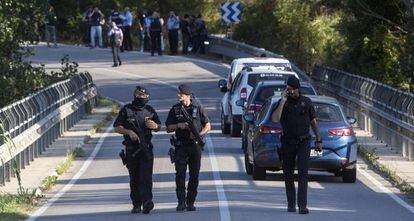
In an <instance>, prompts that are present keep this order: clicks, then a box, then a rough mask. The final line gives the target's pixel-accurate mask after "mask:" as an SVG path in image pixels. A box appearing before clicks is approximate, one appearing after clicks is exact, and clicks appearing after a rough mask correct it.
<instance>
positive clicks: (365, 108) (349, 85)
mask: <svg viewBox="0 0 414 221" xmlns="http://www.w3.org/2000/svg"><path fill="white" fill-rule="evenodd" d="M312 78H313V80H314V82H315V83H316V86H317V88H318V90H319V91H322V92H323V93H324V94H327V95H330V96H333V97H336V98H337V99H338V100H340V101H342V103H343V104H345V105H344V107H345V111H346V112H347V113H348V114H351V115H353V116H354V117H356V118H357V119H358V122H359V123H358V125H359V127H360V128H361V129H363V130H365V131H368V132H370V133H371V134H373V135H375V136H376V137H377V138H378V139H379V140H382V141H384V142H385V143H387V144H388V145H391V146H392V147H395V149H396V150H397V151H398V152H400V153H402V155H403V156H404V157H407V158H408V159H410V160H414V94H412V93H409V92H406V91H402V90H398V89H396V88H393V87H391V86H389V85H386V84H383V83H380V82H377V81H374V80H372V79H369V78H364V77H361V76H358V75H354V74H350V73H347V72H344V71H341V70H337V69H334V68H329V67H323V66H315V68H314V70H313V73H312Z"/></svg>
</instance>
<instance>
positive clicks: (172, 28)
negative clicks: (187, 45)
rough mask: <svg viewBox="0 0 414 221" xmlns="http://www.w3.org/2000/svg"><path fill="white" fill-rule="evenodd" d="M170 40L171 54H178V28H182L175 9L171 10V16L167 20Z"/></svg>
mask: <svg viewBox="0 0 414 221" xmlns="http://www.w3.org/2000/svg"><path fill="white" fill-rule="evenodd" d="M167 29H168V40H169V43H170V54H171V55H175V54H177V48H178V30H179V29H180V19H179V18H178V16H176V15H175V13H174V12H173V11H171V12H170V17H169V18H168V21H167Z"/></svg>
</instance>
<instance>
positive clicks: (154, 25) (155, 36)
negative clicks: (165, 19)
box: [149, 12, 162, 56]
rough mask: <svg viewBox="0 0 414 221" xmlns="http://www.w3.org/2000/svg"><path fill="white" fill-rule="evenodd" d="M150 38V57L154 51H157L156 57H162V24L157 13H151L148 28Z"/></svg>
mask: <svg viewBox="0 0 414 221" xmlns="http://www.w3.org/2000/svg"><path fill="white" fill-rule="evenodd" d="M149 30H150V37H151V56H154V53H155V49H157V51H158V55H160V56H161V55H162V50H161V32H162V23H161V20H160V17H159V15H158V12H153V13H152V21H151V25H150V27H149Z"/></svg>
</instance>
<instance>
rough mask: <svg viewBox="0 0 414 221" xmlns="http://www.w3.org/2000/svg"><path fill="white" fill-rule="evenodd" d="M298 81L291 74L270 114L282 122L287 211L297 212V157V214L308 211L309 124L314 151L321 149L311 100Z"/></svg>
mask: <svg viewBox="0 0 414 221" xmlns="http://www.w3.org/2000/svg"><path fill="white" fill-rule="evenodd" d="M299 88H300V82H299V79H297V78H296V77H294V76H291V77H289V78H288V80H287V85H286V90H285V91H284V92H283V93H282V98H281V99H280V101H279V104H278V106H277V107H276V110H274V111H273V113H272V120H273V122H276V123H277V122H279V121H280V123H281V124H282V128H283V135H282V160H283V164H282V166H283V174H284V179H285V187H286V196H287V201H288V212H296V193H295V192H296V190H295V184H294V178H293V174H294V170H295V162H296V158H297V162H298V165H297V168H298V181H299V184H298V197H297V200H298V206H299V213H300V214H308V213H309V210H308V208H307V189H308V167H309V165H308V164H309V157H310V134H309V127H310V126H311V127H312V130H313V132H314V134H315V150H316V151H322V140H321V137H320V136H319V132H318V126H317V124H316V119H315V109H314V107H313V104H312V101H311V100H310V99H309V98H308V97H305V96H303V95H301V93H300V91H299Z"/></svg>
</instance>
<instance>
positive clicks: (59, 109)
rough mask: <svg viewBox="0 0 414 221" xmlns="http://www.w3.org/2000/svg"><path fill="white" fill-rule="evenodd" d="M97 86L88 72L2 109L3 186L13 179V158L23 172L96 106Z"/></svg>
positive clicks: (0, 157)
mask: <svg viewBox="0 0 414 221" xmlns="http://www.w3.org/2000/svg"><path fill="white" fill-rule="evenodd" d="M96 95H97V92H96V87H95V85H94V84H93V81H92V76H91V75H90V74H89V73H81V74H77V75H75V76H73V77H71V78H70V79H67V80H64V81H61V82H58V83H55V84H53V85H51V86H49V87H47V88H44V89H42V90H40V91H38V92H36V93H34V94H32V95H30V96H28V97H26V98H24V99H22V100H20V101H17V102H15V103H13V104H11V105H9V106H7V107H4V108H2V109H1V110H0V123H2V126H3V129H4V131H0V134H3V135H5V136H7V137H9V138H10V139H12V140H13V144H14V145H11V142H6V141H5V140H4V139H3V140H0V185H4V184H5V182H8V181H10V178H11V177H14V176H15V174H14V171H13V169H12V164H11V163H12V161H11V160H12V159H16V162H17V167H19V168H20V169H24V168H25V167H26V166H27V165H29V164H30V162H31V161H33V160H34V158H36V157H38V156H39V155H40V154H42V152H43V151H45V150H46V148H48V147H49V145H50V144H52V142H53V141H55V140H56V139H57V138H58V137H59V136H60V135H62V134H63V132H65V131H67V130H68V129H69V128H71V127H72V126H73V125H74V124H75V123H76V122H78V121H79V120H80V119H81V118H82V116H83V115H84V114H85V113H86V112H87V110H88V109H91V108H92V107H94V106H95V104H96Z"/></svg>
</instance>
